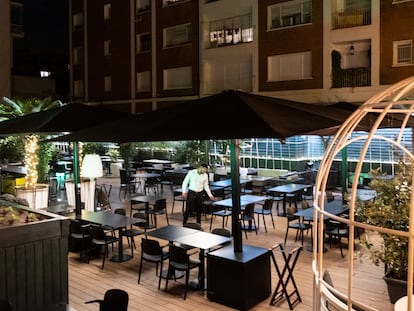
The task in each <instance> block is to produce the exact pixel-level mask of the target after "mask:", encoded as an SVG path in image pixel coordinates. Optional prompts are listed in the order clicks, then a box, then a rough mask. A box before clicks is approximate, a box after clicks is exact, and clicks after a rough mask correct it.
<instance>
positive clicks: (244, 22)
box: [210, 14, 253, 47]
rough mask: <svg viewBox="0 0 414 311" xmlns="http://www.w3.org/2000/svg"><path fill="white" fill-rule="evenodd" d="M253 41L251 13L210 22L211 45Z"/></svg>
mask: <svg viewBox="0 0 414 311" xmlns="http://www.w3.org/2000/svg"><path fill="white" fill-rule="evenodd" d="M251 41H253V27H252V20H251V15H250V14H247V15H243V16H236V17H232V18H227V19H222V20H217V21H213V22H210V47H218V46H223V45H229V44H237V43H242V42H251Z"/></svg>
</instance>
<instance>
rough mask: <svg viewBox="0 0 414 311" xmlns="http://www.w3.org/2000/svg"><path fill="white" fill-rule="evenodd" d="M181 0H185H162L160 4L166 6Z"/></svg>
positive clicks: (181, 0)
mask: <svg viewBox="0 0 414 311" xmlns="http://www.w3.org/2000/svg"><path fill="white" fill-rule="evenodd" d="M183 1H185V0H162V6H168V5H171V4H176V3H179V2H183Z"/></svg>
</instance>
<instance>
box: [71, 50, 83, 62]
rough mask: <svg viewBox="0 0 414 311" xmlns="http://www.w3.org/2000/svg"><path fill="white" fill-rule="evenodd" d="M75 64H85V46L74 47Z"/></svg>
mask: <svg viewBox="0 0 414 311" xmlns="http://www.w3.org/2000/svg"><path fill="white" fill-rule="evenodd" d="M73 64H75V65H78V64H83V47H81V46H80V47H76V48H73Z"/></svg>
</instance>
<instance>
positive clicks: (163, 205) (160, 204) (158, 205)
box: [148, 199, 170, 228]
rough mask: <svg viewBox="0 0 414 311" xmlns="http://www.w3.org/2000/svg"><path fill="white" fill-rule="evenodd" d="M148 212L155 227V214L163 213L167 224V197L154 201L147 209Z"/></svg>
mask: <svg viewBox="0 0 414 311" xmlns="http://www.w3.org/2000/svg"><path fill="white" fill-rule="evenodd" d="M148 214H149V215H150V216H151V218H152V221H153V224H154V226H155V228H157V216H159V215H165V218H166V219H167V224H168V225H169V224H170V222H169V220H168V213H167V199H158V200H156V201H155V204H154V205H153V207H152V208H150V210H149V211H148Z"/></svg>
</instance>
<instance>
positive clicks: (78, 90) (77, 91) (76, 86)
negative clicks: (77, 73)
mask: <svg viewBox="0 0 414 311" xmlns="http://www.w3.org/2000/svg"><path fill="white" fill-rule="evenodd" d="M84 94H85V93H84V87H83V80H75V81H73V96H74V97H83V96H84Z"/></svg>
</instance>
